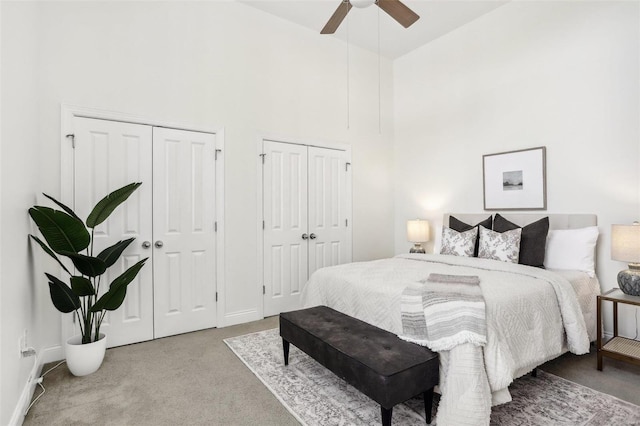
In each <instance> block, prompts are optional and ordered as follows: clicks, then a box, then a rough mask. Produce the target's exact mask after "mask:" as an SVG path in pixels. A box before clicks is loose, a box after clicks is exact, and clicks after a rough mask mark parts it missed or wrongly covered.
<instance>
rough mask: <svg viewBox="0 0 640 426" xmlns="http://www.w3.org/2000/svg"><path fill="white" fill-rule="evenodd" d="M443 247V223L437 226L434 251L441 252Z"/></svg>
mask: <svg viewBox="0 0 640 426" xmlns="http://www.w3.org/2000/svg"><path fill="white" fill-rule="evenodd" d="M440 247H442V225H436V226H435V238H434V240H433V253H440Z"/></svg>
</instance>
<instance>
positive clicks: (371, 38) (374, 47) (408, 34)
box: [238, 0, 509, 59]
mask: <svg viewBox="0 0 640 426" xmlns="http://www.w3.org/2000/svg"><path fill="white" fill-rule="evenodd" d="M238 1H239V2H240V3H244V4H246V5H249V6H252V7H255V8H257V9H260V10H263V11H265V12H267V13H270V14H272V15H275V16H278V17H280V18H283V19H286V20H288V21H291V22H294V23H296V24H299V25H302V26H304V27H307V28H309V29H311V30H313V31H315V32H317V33H318V37H338V38H339V39H341V40H343V41H347V38H348V40H349V43H350V44H354V45H356V46H360V47H362V48H365V49H368V50H371V51H372V52H378V19H379V21H380V54H381V55H383V56H386V57H387V58H391V59H395V58H398V57H400V56H402V55H404V54H406V53H409V52H411V51H412V50H414V49H416V48H418V47H420V46H423V45H424V44H426V43H429V42H430V41H432V40H434V39H436V38H438V37H440V36H442V35H443V34H446V33H448V32H450V31H452V30H454V29H456V28H458V27H460V26H462V25H464V24H466V23H468V22H470V21H473V20H474V19H476V18H478V17H479V16H481V15H484V14H485V13H487V12H489V11H491V10H493V9H495V8H497V7H500V6H502V5H503V4H505V3H508V2H509V0H489V1H483V0H468V1H464V0H439V1H436V0H406V1H403V3H404V4H405V5H407V6H408V7H409V8H411V9H412V10H413V11H414V12H416V13H417V14H418V15H420V19H418V21H417V22H416V23H415V24H413V25H412V26H410V27H409V28H404V27H402V26H401V25H400V24H398V23H397V22H396V21H395V20H394V19H393V18H391V17H390V16H389V15H387V14H386V13H385V12H384V11H383V10H382V9H380V8H378V7H377V6H375V5H373V6H370V7H368V8H366V9H358V8H355V7H354V8H352V9H351V11H350V12H349V14H348V15H347V17H346V18H345V20H344V21H343V22H342V24H341V25H340V27H339V28H338V31H336V33H335V34H334V35H321V34H320V30H321V29H322V27H324V25H325V24H326V22H327V21H328V20H329V18H330V17H331V15H332V14H333V12H334V11H335V10H336V8H337V7H338V5H339V4H340V1H341V0H284V1H283V0H238ZM347 28H348V31H347Z"/></svg>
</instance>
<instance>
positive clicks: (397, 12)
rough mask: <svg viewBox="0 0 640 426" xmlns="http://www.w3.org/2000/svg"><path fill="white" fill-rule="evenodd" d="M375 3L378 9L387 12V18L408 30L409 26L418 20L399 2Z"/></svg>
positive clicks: (388, 0)
mask: <svg viewBox="0 0 640 426" xmlns="http://www.w3.org/2000/svg"><path fill="white" fill-rule="evenodd" d="M376 3H377V4H378V7H380V9H382V10H384V11H385V12H387V14H389V16H391V17H392V18H393V19H395V20H396V21H398V23H399V24H400V25H402V26H403V27H405V28H409V27H410V26H411V24H413V23H414V22H416V21H417V20H418V19H420V16H418V14H416V13H415V12H414V11H413V10H411V9H409V8H408V7H407V6H405V5H404V4H403V3H402V2H400V0H378V1H377V2H376Z"/></svg>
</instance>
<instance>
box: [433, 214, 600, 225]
mask: <svg viewBox="0 0 640 426" xmlns="http://www.w3.org/2000/svg"><path fill="white" fill-rule="evenodd" d="M489 215H492V213H445V214H444V217H443V222H442V223H443V225H444V226H448V225H449V216H455V217H456V218H458V219H460V220H461V221H463V222H464V223H468V224H470V225H475V224H476V223H478V222H481V221H483V220H485V219H486V218H487V217H489ZM500 216H502V217H504V218H505V219H507V220H509V221H511V222H513V223H515V224H518V225H520V226H525V225H528V224H530V223H532V222H535V221H536V220H538V219H542V218H543V217H547V216H549V229H574V228H584V227H586V226H596V225H598V216H596V215H594V214H544V213H513V214H510V213H504V214H503V213H500Z"/></svg>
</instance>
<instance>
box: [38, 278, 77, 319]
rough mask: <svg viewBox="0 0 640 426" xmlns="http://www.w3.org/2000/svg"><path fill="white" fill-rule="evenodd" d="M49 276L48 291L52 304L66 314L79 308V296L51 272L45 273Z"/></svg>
mask: <svg viewBox="0 0 640 426" xmlns="http://www.w3.org/2000/svg"><path fill="white" fill-rule="evenodd" d="M45 275H46V276H47V278H49V293H50V294H51V301H52V302H53V306H55V307H56V309H57V310H59V311H60V312H62V313H65V314H68V313H69V312H73V311H75V310H76V309H80V298H79V297H78V296H77V295H76V294H75V293H74V292H73V291H72V290H71V288H69V286H68V285H66V284H65V283H64V282H62V281H61V280H59V279H58V278H56V277H54V276H53V275H51V274H46V273H45Z"/></svg>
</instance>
